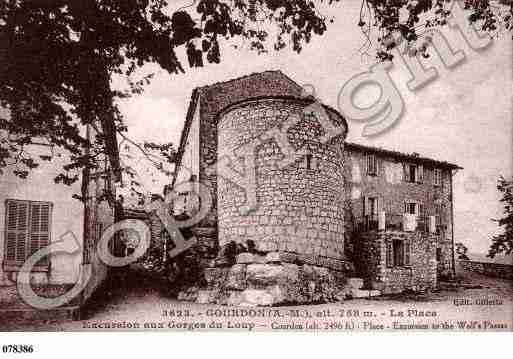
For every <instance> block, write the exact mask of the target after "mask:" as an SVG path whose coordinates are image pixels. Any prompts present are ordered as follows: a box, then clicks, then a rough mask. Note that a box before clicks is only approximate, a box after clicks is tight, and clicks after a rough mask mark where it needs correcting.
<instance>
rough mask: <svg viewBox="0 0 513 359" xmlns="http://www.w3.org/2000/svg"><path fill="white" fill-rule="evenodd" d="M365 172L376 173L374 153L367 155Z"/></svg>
mask: <svg viewBox="0 0 513 359" xmlns="http://www.w3.org/2000/svg"><path fill="white" fill-rule="evenodd" d="M366 162H367V174H368V175H371V176H376V175H377V174H378V161H377V159H376V156H375V155H371V154H369V155H367V156H366Z"/></svg>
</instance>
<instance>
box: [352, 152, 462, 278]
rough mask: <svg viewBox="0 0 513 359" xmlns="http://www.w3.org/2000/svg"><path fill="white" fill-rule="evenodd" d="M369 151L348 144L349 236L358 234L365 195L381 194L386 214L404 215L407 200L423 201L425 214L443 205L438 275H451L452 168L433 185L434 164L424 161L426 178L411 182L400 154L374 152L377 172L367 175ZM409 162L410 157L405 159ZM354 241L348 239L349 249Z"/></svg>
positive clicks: (430, 214)
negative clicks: (437, 184)
mask: <svg viewBox="0 0 513 359" xmlns="http://www.w3.org/2000/svg"><path fill="white" fill-rule="evenodd" d="M366 153H367V152H365V151H364V150H361V149H356V148H354V147H352V146H350V145H347V146H345V158H346V161H345V166H344V174H345V177H346V183H347V185H346V198H347V202H346V230H347V232H348V234H349V235H348V237H350V238H353V237H354V238H356V235H357V234H354V235H353V234H352V233H353V232H354V231H355V229H356V228H355V226H356V224H357V223H358V222H359V221H362V217H363V201H364V198H365V197H376V198H378V206H379V211H385V212H386V213H387V216H390V215H396V216H398V215H402V214H403V213H404V203H405V201H416V202H418V203H422V205H423V207H424V216H434V215H436V207H435V205H440V207H441V222H442V227H440V228H439V229H440V233H439V236H438V241H437V247H438V248H440V249H439V252H440V258H439V259H440V260H439V261H438V264H437V267H438V273H439V275H444V276H449V275H451V274H452V273H453V269H454V268H453V245H452V233H453V223H452V205H453V204H452V188H451V181H452V174H451V170H449V169H443V170H442V184H441V185H440V186H435V185H434V174H433V173H434V166H433V165H429V164H423V172H424V176H423V177H424V178H423V181H422V182H421V183H409V182H406V181H404V179H403V168H402V165H403V162H402V161H401V160H399V159H398V158H395V157H392V156H388V155H385V154H382V153H380V152H370V153H374V154H375V156H376V157H377V164H378V168H377V174H376V175H368V174H367V173H366V167H365V155H366ZM406 162H408V161H406ZM352 245H353V243H351V240H349V243H348V244H347V246H348V247H349V252H351V247H352Z"/></svg>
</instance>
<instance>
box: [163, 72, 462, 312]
mask: <svg viewBox="0 0 513 359" xmlns="http://www.w3.org/2000/svg"><path fill="white" fill-rule="evenodd" d="M347 131H348V126H347V122H346V121H345V119H344V118H343V116H342V115H340V114H339V113H338V112H337V111H336V110H334V109H332V108H329V107H327V106H324V105H322V104H319V103H318V102H317V101H316V100H315V99H314V98H312V97H309V96H305V95H304V93H303V91H302V88H301V87H300V86H299V85H298V84H296V83H295V82H294V81H292V80H291V79H290V78H288V77H287V76H285V75H284V74H283V73H282V72H280V71H267V72H263V73H257V74H252V75H249V76H246V77H242V78H239V79H235V80H231V81H227V82H223V83H217V84H213V85H210V86H205V87H202V88H197V89H195V90H194V91H193V94H192V98H191V102H190V106H189V110H188V114H187V118H186V121H185V125H184V129H183V132H182V137H181V141H180V146H179V149H178V162H177V167H176V169H177V170H176V172H175V177H174V178H173V183H172V188H174V189H175V191H176V192H177V193H178V200H177V201H175V209H180V210H186V211H189V212H190V213H191V215H194V213H197V211H198V208H197V206H198V204H199V203H201V202H202V201H198V200H197V196H196V195H195V194H193V193H192V192H194V191H197V190H198V186H200V185H199V184H198V182H199V183H201V184H204V185H205V186H206V188H208V192H209V194H210V197H211V200H212V206H211V209H210V210H209V211H208V213H207V215H205V216H203V217H202V218H201V221H199V222H198V224H197V225H196V226H195V228H194V231H195V233H196V234H197V237H198V240H199V243H202V241H203V239H205V241H206V240H207V239H208V240H209V242H208V243H211V244H212V245H213V246H214V247H215V248H214V249H215V251H213V253H215V255H214V256H213V257H212V258H210V259H211V260H206V261H205V281H204V283H201V284H198V286H199V287H201V288H199V289H198V287H197V286H193V287H191V288H189V289H188V290H185V291H184V292H183V293H182V298H183V299H191V300H196V301H199V302H215V303H223V304H235V305H240V304H256V305H271V304H277V303H311V302H318V301H332V300H340V299H343V298H345V297H350V296H353V297H354V296H362V295H371V294H379V293H382V292H395V291H402V290H404V289H413V290H423V289H429V288H433V287H435V286H436V283H437V278H438V277H439V276H440V275H442V274H449V273H451V272H452V271H453V269H454V265H453V260H452V258H453V246H452V230H453V228H452V174H453V171H454V170H456V169H457V168H458V167H457V166H455V165H452V164H449V163H445V162H440V161H435V160H432V159H428V158H424V157H420V156H418V155H415V154H413V155H408V154H402V153H398V152H393V151H387V150H382V149H377V148H371V147H365V146H360V145H356V144H351V143H347V142H346V141H345V138H346V135H347ZM195 199H196V200H195ZM203 202H204V201H203ZM203 237H204V238H203ZM207 237H208V238H207ZM212 238H214V241H212V240H211V239H212ZM437 267H438V269H437Z"/></svg>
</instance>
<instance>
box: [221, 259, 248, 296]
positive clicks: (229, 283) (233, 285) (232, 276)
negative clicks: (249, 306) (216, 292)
mask: <svg viewBox="0 0 513 359" xmlns="http://www.w3.org/2000/svg"><path fill="white" fill-rule="evenodd" d="M224 287H225V288H226V289H228V290H233V289H235V290H243V289H246V287H247V283H246V265H244V264H235V265H233V266H232V267H231V268H230V270H229V271H228V274H227V275H226V282H225V285H224Z"/></svg>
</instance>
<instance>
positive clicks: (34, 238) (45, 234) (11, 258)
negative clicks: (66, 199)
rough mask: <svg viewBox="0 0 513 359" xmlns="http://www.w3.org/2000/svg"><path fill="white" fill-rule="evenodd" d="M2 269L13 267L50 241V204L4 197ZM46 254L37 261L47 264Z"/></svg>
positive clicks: (11, 268) (46, 265) (7, 269)
mask: <svg viewBox="0 0 513 359" xmlns="http://www.w3.org/2000/svg"><path fill="white" fill-rule="evenodd" d="M5 207H6V208H5V209H6V216H5V221H6V223H5V252H4V270H6V271H9V270H13V271H14V270H17V269H18V267H21V266H22V265H23V263H24V262H25V260H26V259H27V258H29V257H30V256H31V255H32V254H34V253H35V252H37V251H38V250H40V249H41V248H43V247H46V246H47V245H48V244H49V243H50V225H51V212H52V203H49V202H33V201H20V200H12V199H8V200H7V201H6V202H5ZM48 264H49V261H48V257H45V258H43V259H42V260H41V261H40V262H38V263H37V266H38V267H41V268H42V267H48Z"/></svg>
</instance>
